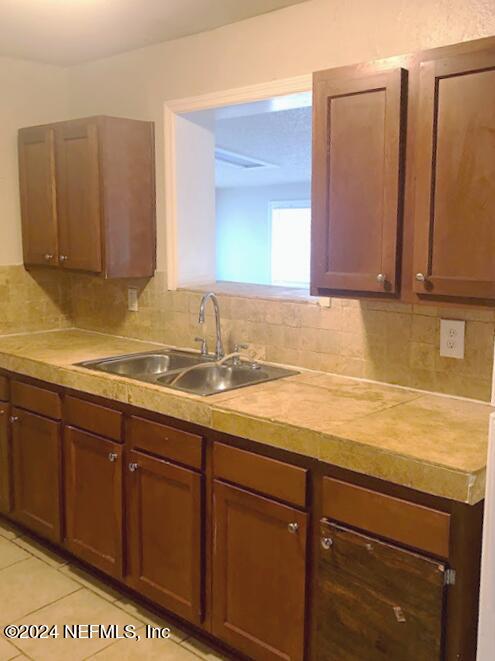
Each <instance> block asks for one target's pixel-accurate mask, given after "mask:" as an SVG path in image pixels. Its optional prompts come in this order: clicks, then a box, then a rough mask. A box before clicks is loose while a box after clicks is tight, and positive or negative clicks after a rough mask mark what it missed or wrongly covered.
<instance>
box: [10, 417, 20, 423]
mask: <svg viewBox="0 0 495 661" xmlns="http://www.w3.org/2000/svg"><path fill="white" fill-rule="evenodd" d="M9 420H10V422H12V423H13V422H19V416H17V415H11V416H10V418H9Z"/></svg>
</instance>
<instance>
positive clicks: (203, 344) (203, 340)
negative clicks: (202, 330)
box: [194, 337, 208, 356]
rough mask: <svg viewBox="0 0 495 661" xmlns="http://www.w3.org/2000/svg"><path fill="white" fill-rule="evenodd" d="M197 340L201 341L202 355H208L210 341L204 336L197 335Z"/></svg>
mask: <svg viewBox="0 0 495 661" xmlns="http://www.w3.org/2000/svg"><path fill="white" fill-rule="evenodd" d="M194 341H195V342H201V349H200V351H201V355H202V356H207V355H208V341H207V339H206V338H204V337H195V338H194Z"/></svg>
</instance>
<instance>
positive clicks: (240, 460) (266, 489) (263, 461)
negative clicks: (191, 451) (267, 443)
mask: <svg viewBox="0 0 495 661" xmlns="http://www.w3.org/2000/svg"><path fill="white" fill-rule="evenodd" d="M213 472H214V476H215V477H219V478H221V479H223V480H227V481H228V482H233V483H235V484H239V485H240V486H243V487H247V488H248V489H252V490H253V491H258V492H260V493H263V494H266V495H267V496H273V497H274V498H278V499H279V500H285V501H286V502H288V503H293V504H294V505H299V506H300V507H305V506H306V478H307V472H308V471H307V470H306V469H304V468H299V467H298V466H291V465H290V464H286V463H284V462H282V461H277V460H276V459H271V458H270V457H263V456H261V455H259V454H255V453H254V452H247V451H246V450H239V448H234V447H232V446H230V445H224V444H223V443H215V446H214V449H213Z"/></svg>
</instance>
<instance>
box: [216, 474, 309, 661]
mask: <svg viewBox="0 0 495 661" xmlns="http://www.w3.org/2000/svg"><path fill="white" fill-rule="evenodd" d="M306 529H307V515H306V514H304V513H302V512H299V511H298V510H296V509H294V508H292V507H288V506H286V505H281V504H279V503H277V502H275V501H272V500H270V499H268V498H262V497H261V496H256V495H254V494H251V493H249V492H247V491H244V490H242V489H238V488H235V487H232V486H229V485H227V484H224V483H222V482H219V481H215V483H214V542H213V547H214V548H213V554H214V555H213V633H214V634H215V635H216V636H218V637H219V638H221V639H222V640H224V641H225V642H226V643H228V644H230V645H231V646H232V647H234V648H235V649H237V650H239V651H240V652H243V653H244V654H246V655H247V656H249V657H250V658H253V659H264V660H266V661H272V660H273V661H275V660H280V659H286V660H291V661H295V660H300V659H302V658H303V656H304V635H305V626H304V625H305V599H306V596H305V595H306V537H307V532H306Z"/></svg>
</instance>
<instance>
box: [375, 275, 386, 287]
mask: <svg viewBox="0 0 495 661" xmlns="http://www.w3.org/2000/svg"><path fill="white" fill-rule="evenodd" d="M376 281H377V282H378V283H379V284H380V285H384V284H385V283H386V282H387V275H386V274H385V273H379V274H378V275H377V276H376Z"/></svg>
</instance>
